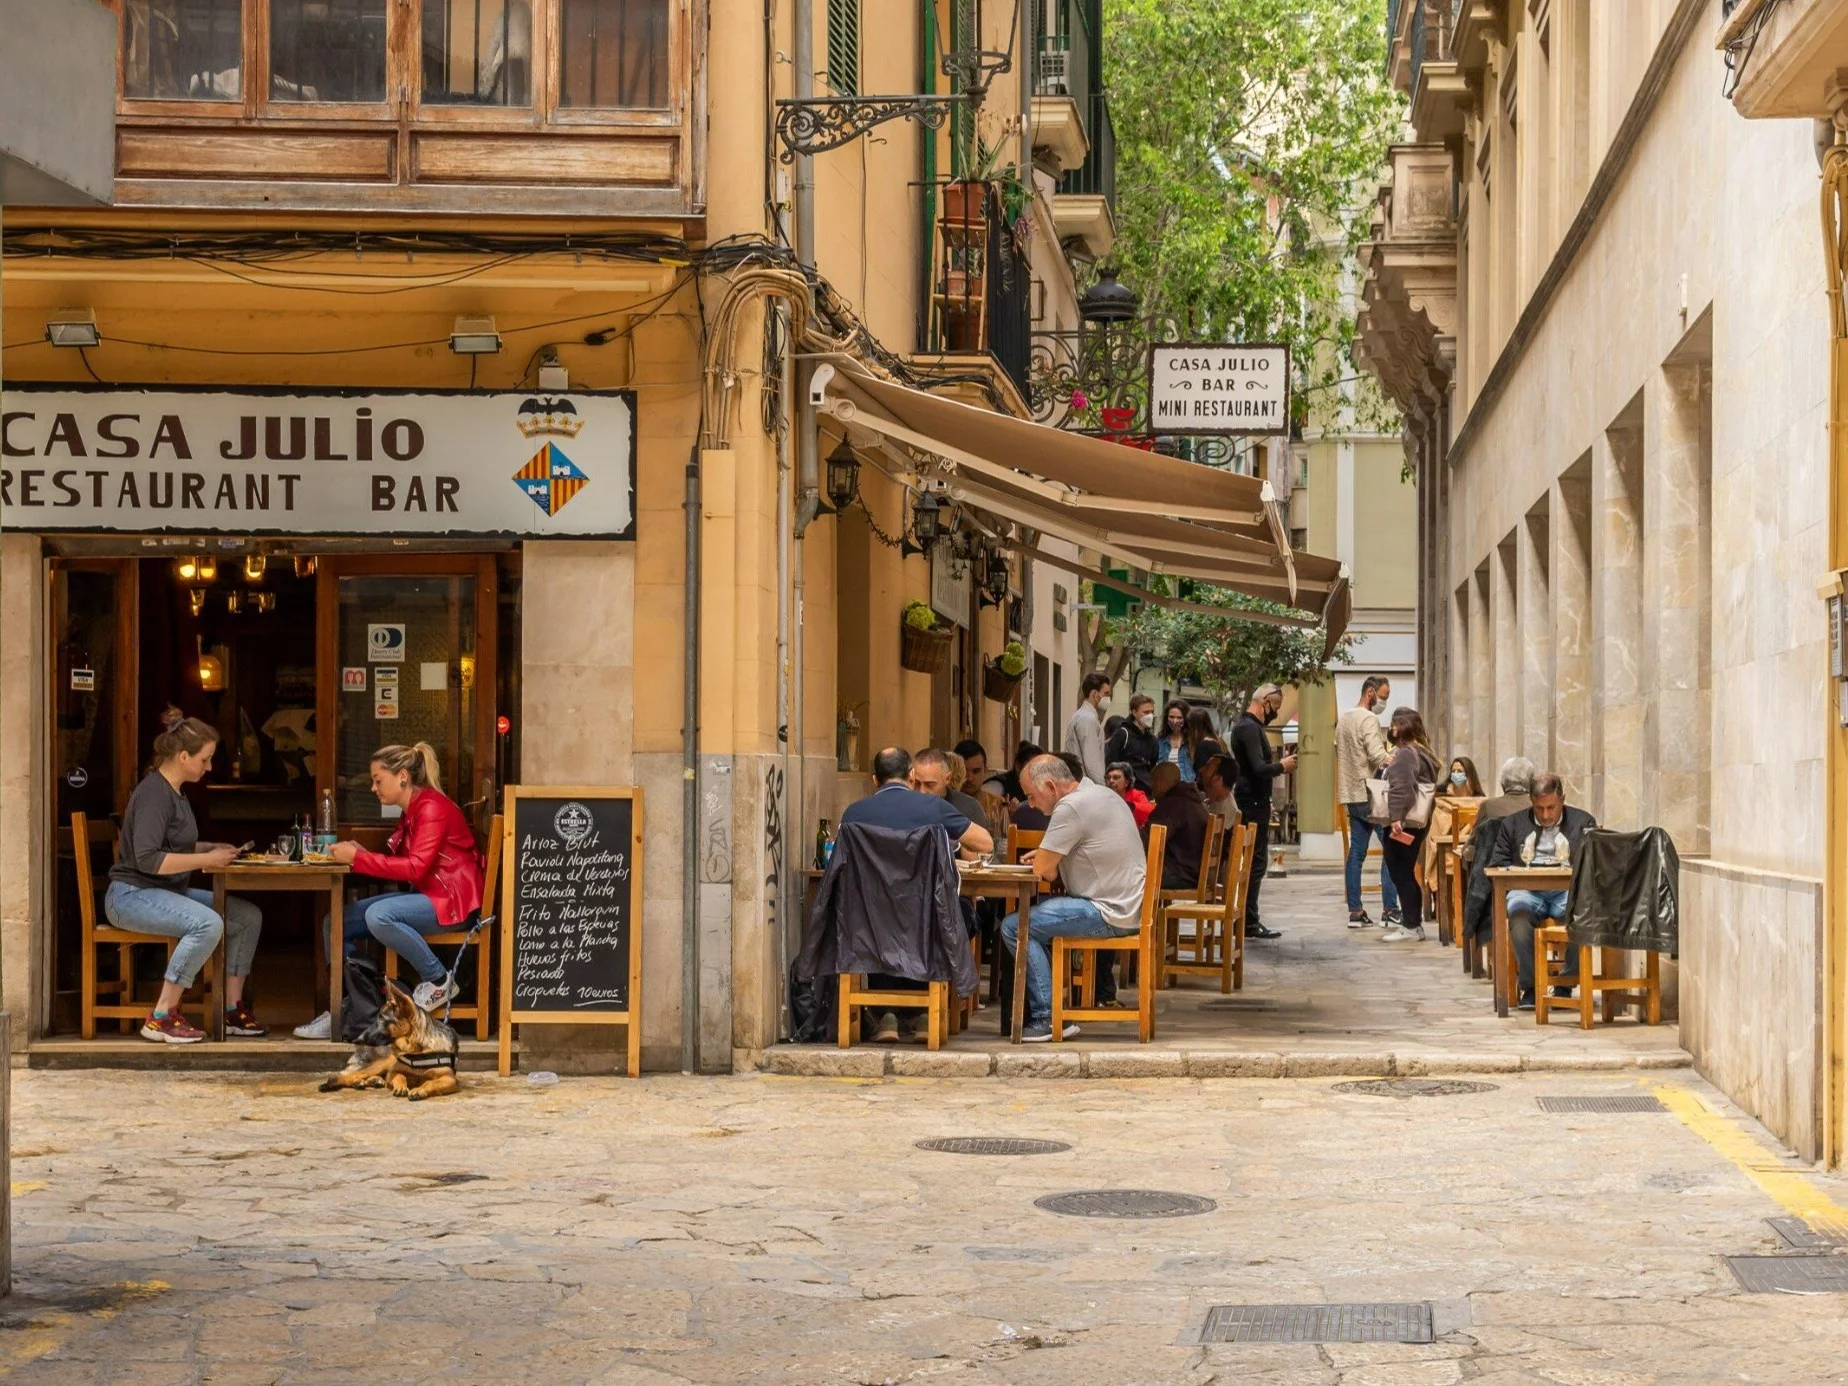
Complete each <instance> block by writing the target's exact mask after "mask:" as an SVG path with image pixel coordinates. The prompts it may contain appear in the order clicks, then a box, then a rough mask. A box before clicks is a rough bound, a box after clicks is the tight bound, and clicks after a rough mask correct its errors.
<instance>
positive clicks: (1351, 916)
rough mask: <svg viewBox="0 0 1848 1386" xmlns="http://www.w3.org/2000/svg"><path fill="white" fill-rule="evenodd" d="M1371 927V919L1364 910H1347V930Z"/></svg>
mask: <svg viewBox="0 0 1848 1386" xmlns="http://www.w3.org/2000/svg"><path fill="white" fill-rule="evenodd" d="M1372 927H1373V917H1372V916H1371V915H1369V914H1368V913H1367V912H1366V911H1365V910H1349V911H1348V928H1350V929H1371V928H1372Z"/></svg>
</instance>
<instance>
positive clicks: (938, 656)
mask: <svg viewBox="0 0 1848 1386" xmlns="http://www.w3.org/2000/svg"><path fill="white" fill-rule="evenodd" d="M898 630H899V645H898V662H899V664H900V665H902V666H903V667H904V668H907V669H909V670H911V671H912V673H914V674H940V673H942V672H943V671H944V670H945V669H948V668H949V667H950V640H951V638H952V634H951V632H950V630H949V628H948V627H947V626H944V625H942V624H941V623H940V622H939V621H938V620H937V613H936V612H934V611H932V610H931V609H930V607H929V606H928V605H926V604H925V603H924V602H908V603H907V604H906V606H905V614H904V616H903V618H902V619H901V621H900V623H899V628H898Z"/></svg>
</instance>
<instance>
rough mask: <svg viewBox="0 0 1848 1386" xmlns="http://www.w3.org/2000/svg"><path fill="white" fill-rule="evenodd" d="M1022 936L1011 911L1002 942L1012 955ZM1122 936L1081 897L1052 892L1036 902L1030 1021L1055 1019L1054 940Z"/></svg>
mask: <svg viewBox="0 0 1848 1386" xmlns="http://www.w3.org/2000/svg"><path fill="white" fill-rule="evenodd" d="M1127 932H1129V931H1127V930H1126V931H1125V933H1127ZM1019 936H1020V916H1019V915H1018V914H1010V915H1009V916H1008V917H1007V918H1006V919H1003V920H1002V921H1001V942H1002V944H1003V945H1004V946H1005V947H1006V948H1007V951H1008V955H1009V956H1010V957H1011V956H1012V955H1013V952H1014V946H1015V941H1016V940H1017V939H1018V938H1019ZM1121 936H1122V935H1120V934H1119V933H1118V932H1117V931H1116V930H1115V929H1113V928H1111V927H1110V926H1109V925H1108V924H1106V923H1105V922H1104V917H1103V915H1101V914H1099V913H1098V911H1097V906H1096V905H1094V904H1092V903H1091V902H1090V901H1089V900H1086V899H1083V898H1081V897H1080V896H1076V895H1053V896H1049V897H1048V898H1046V899H1044V900H1040V901H1037V902H1036V903H1035V904H1034V906H1033V910H1032V912H1031V914H1030V915H1029V916H1028V924H1027V1023H1028V1024H1029V1025H1036V1024H1037V1025H1044V1024H1047V1023H1048V1022H1050V1021H1051V1019H1052V940H1053V939H1055V938H1119V937H1121ZM1137 985H1138V986H1147V985H1148V983H1147V982H1146V981H1144V982H1139V983H1137Z"/></svg>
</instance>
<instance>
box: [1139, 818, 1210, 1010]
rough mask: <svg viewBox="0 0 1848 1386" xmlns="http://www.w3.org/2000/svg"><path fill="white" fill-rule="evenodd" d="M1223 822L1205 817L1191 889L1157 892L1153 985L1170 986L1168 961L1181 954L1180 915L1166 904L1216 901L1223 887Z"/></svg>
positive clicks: (1177, 959)
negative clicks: (1158, 953)
mask: <svg viewBox="0 0 1848 1386" xmlns="http://www.w3.org/2000/svg"><path fill="white" fill-rule="evenodd" d="M1225 848H1226V820H1225V815H1224V814H1220V813H1213V814H1208V815H1207V819H1206V842H1205V845H1204V846H1203V847H1202V849H1201V851H1200V876H1199V879H1198V881H1196V882H1195V883H1194V884H1193V885H1191V886H1186V887H1176V888H1174V889H1171V890H1169V889H1164V890H1163V891H1162V892H1161V917H1160V919H1159V920H1158V921H1157V928H1158V930H1159V932H1160V934H1161V956H1160V958H1159V959H1158V960H1157V962H1158V966H1159V968H1160V974H1159V977H1158V980H1157V981H1156V985H1157V986H1159V987H1167V986H1172V985H1173V984H1174V983H1173V980H1172V979H1171V978H1170V977H1169V976H1168V967H1169V964H1170V962H1178V961H1179V960H1180V954H1181V937H1180V920H1181V916H1179V915H1177V914H1173V913H1172V912H1170V910H1169V908H1168V907H1169V906H1170V905H1174V904H1179V903H1181V902H1183V901H1187V900H1208V901H1213V902H1217V901H1218V900H1219V898H1220V895H1219V893H1220V891H1221V890H1222V889H1223V888H1224V887H1223V885H1222V884H1221V882H1220V879H1219V877H1220V865H1221V862H1222V861H1223V860H1224V857H1225Z"/></svg>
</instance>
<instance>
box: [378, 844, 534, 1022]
mask: <svg viewBox="0 0 1848 1386" xmlns="http://www.w3.org/2000/svg"><path fill="white" fill-rule="evenodd" d="M504 829H505V820H503V818H502V817H501V815H500V814H498V813H497V814H495V815H494V818H493V820H492V821H491V822H490V823H489V824H488V843H487V850H486V853H485V855H486V858H487V865H486V868H485V869H484V870H483V872H482V876H481V908H480V909H479V910H477V911H476V913H475V916H474V917H473V918H470V919H466V920H464V921H463V922H462V923H461V924H460V925H458V926H457V927H456V928H453V929H444V930H442V931H441V932H440V933H434V934H425V935H424V942H425V943H428V944H429V945H430V946H431V947H432V948H434V947H436V946H437V945H439V944H442V945H447V946H450V947H458V946H459V947H463V948H466V947H467V945H468V944H469V943H471V942H472V943H473V944H474V947H475V999H474V1001H472V1002H471V1003H469V1004H468V1005H466V1006H458V1005H451V1006H450V1008H449V1016H450V1019H452V1020H472V1021H474V1022H475V1038H476V1039H486V1038H487V1037H488V1025H489V1022H490V1020H491V1019H492V1018H493V1015H494V1006H493V1002H492V1000H491V998H492V997H493V995H494V991H493V988H492V987H490V986H489V985H488V982H489V977H488V968H489V965H490V962H491V960H492V959H493V957H494V948H493V946H492V945H493V939H494V926H495V922H496V917H495V912H494V911H495V901H494V892H495V890H496V889H497V888H498V886H499V884H500V864H501V844H502V840H503V837H504ZM477 924H479V925H480V928H479V929H477V928H476V925H477ZM471 931H472V932H473V937H472V939H471ZM461 961H462V957H461V954H460V953H458V954H457V955H456V963H457V965H458V966H460V964H461ZM452 970H453V969H452ZM385 975H386V976H387V977H389V978H391V979H392V980H393V981H396V980H397V979H398V955H397V954H396V953H394V952H392V951H391V949H389V948H387V949H386V950H385Z"/></svg>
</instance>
